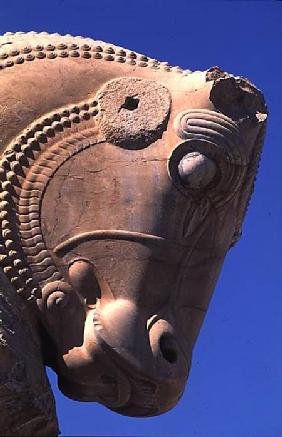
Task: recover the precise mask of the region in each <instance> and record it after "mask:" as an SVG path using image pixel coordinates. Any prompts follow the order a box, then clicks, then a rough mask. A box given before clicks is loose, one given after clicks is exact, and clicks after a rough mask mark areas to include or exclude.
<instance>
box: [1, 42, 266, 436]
mask: <svg viewBox="0 0 282 437" xmlns="http://www.w3.org/2000/svg"><path fill="white" fill-rule="evenodd" d="M0 42H1V43H2V47H3V48H4V50H3V51H2V52H1V53H0V69H1V71H0V77H1V87H0V107H2V108H3V107H5V108H6V110H5V113H3V114H0V116H1V120H2V123H1V124H0V144H1V152H2V159H1V161H0V216H1V226H0V243H1V244H0V259H1V267H2V270H1V286H2V287H1V292H0V310H1V312H2V313H1V314H2V315H1V322H0V369H1V371H0V395H1V399H2V401H1V412H2V414H1V417H0V430H1V432H2V433H3V434H8V435H22V434H24V435H55V434H57V433H58V425H57V419H56V415H55V408H54V400H53V397H52V394H51V392H50V389H49V386H48V382H47V380H46V376H45V373H44V372H45V371H44V365H48V366H51V367H52V368H53V369H54V370H55V372H56V373H57V374H58V384H59V388H60V389H61V391H62V392H63V393H64V394H66V395H67V396H69V397H71V398H73V399H76V400H80V401H97V402H100V403H103V404H104V405H106V406H107V407H108V408H110V409H112V410H114V411H116V412H118V413H121V414H125V415H133V416H150V415H157V414H161V413H164V412H166V411H167V410H169V409H170V408H172V407H173V406H174V405H175V404H176V403H177V402H178V400H179V399H180V397H181V395H182V393H183V390H184V387H185V383H186V380H187V377H188V374H189V369H190V365H191V356H192V349H193V345H194V343H195V341H196V338H197V335H198V332H199V329H200V326H201V323H202V321H203V318H204V315H205V312H206V310H207V308H208V304H209V301H210V298H211V295H212V292H213V289H214V286H215V283H216V280H217V277H218V274H219V271H220V268H221V266H222V263H223V261H224V257H225V255H226V252H227V251H228V249H229V248H230V246H231V245H232V244H234V243H235V242H236V241H237V239H238V238H239V236H240V233H241V225H242V221H243V217H244V215H245V212H246V209H247V205H248V202H249V198H250V195H251V192H252V190H253V186H254V180H255V175H256V171H257V166H258V161H259V156H260V151H261V146H262V141H263V136H264V129H265V120H266V107H265V103H264V99H263V96H262V94H261V93H260V91H258V90H257V89H256V88H255V87H254V86H253V85H252V84H251V83H250V82H248V81H247V80H246V79H242V78H235V77H233V76H231V75H229V74H227V73H224V72H222V71H221V70H220V69H219V68H217V67H215V68H213V69H211V70H209V71H208V72H195V73H191V72H187V71H185V72H184V71H183V70H181V69H180V68H179V67H171V66H169V65H168V64H167V63H162V62H158V61H156V60H153V59H150V58H148V57H146V56H144V55H140V54H137V53H135V52H132V51H129V50H125V49H122V48H120V47H115V46H111V45H108V44H106V43H102V42H99V43H98V42H96V41H93V40H91V39H84V38H81V37H71V36H69V35H66V36H59V35H57V34H54V35H48V34H46V33H40V34H36V33H28V34H23V33H16V34H6V35H4V36H3V37H1V38H0ZM5 47H7V48H8V49H9V50H8V49H7V51H6V49H5ZM19 72H20V74H18V73H19ZM19 114H20V116H19ZM7 375H9V376H8V379H7ZM2 404H3V405H2ZM11 405H12V407H11Z"/></svg>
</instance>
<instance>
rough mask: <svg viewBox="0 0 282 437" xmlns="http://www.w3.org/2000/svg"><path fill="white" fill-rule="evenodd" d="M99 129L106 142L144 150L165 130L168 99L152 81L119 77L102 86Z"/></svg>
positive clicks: (99, 101) (159, 85) (164, 88)
mask: <svg viewBox="0 0 282 437" xmlns="http://www.w3.org/2000/svg"><path fill="white" fill-rule="evenodd" d="M97 100H98V103H99V107H100V114H99V117H98V122H99V128H100V130H101V131H102V133H103V134H104V135H105V138H106V140H107V141H109V142H111V143H114V144H119V145H122V146H123V147H126V148H129V149H138V148H142V147H146V146H148V145H149V144H151V143H152V142H154V141H156V140H157V139H158V138H160V137H161V136H162V133H163V131H164V130H165V128H166V125H167V121H168V116H169V111H170V104H171V97H170V93H169V91H168V89H167V88H166V87H165V86H163V85H161V84H159V83H158V82H155V81H150V80H146V79H140V78H134V77H132V78H126V77H124V78H119V79H115V80H112V81H110V82H108V83H106V84H105V85H104V86H103V87H102V88H101V90H100V92H99V93H98V97H97Z"/></svg>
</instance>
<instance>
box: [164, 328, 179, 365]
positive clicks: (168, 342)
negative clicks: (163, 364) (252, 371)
mask: <svg viewBox="0 0 282 437" xmlns="http://www.w3.org/2000/svg"><path fill="white" fill-rule="evenodd" d="M160 351H161V353H162V356H163V357H164V359H165V360H166V361H168V362H169V363H171V364H173V363H175V362H176V361H177V350H176V345H175V340H174V338H173V336H172V335H171V334H170V333H165V334H163V335H162V336H161V338H160Z"/></svg>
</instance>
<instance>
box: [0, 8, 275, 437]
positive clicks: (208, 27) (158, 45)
mask: <svg viewBox="0 0 282 437" xmlns="http://www.w3.org/2000/svg"><path fill="white" fill-rule="evenodd" d="M0 18H1V19H0V33H4V32H5V31H16V30H22V31H28V30H35V31H42V30H45V31H48V32H59V33H62V34H64V33H71V34H73V35H85V36H90V37H92V38H94V39H101V40H104V41H108V42H112V43H114V44H117V45H121V46H124V47H127V48H131V49H134V50H136V51H138V52H141V53H145V54H148V55H150V56H152V57H154V58H157V59H160V60H167V61H169V62H170V63H171V64H174V65H180V66H182V67H184V68H189V69H191V70H205V69H207V68H209V67H211V66H214V65H219V66H221V67H222V68H223V69H224V70H226V71H229V72H231V73H234V74H236V75H242V76H246V77H248V78H250V79H251V80H252V81H253V82H254V83H255V84H256V85H257V86H258V87H259V88H261V89H262V90H263V92H264V93H265V96H266V100H267V102H268V106H269V110H270V118H269V126H268V132H267V137H266V142H265V148H264V153H263V157H262V162H261V168H260V171H259V176H258V180H257V185H256V190H255V194H254V196H253V199H252V203H251V207H250V209H249V212H248V216H247V219H246V221H245V226H244V234H243V238H242V240H241V241H240V242H239V244H238V245H237V246H236V247H235V248H234V249H232V251H231V252H230V253H229V255H228V256H227V258H226V262H225V265H224V269H223V272H222V274H221V278H220V281H219V283H218V285H217V288H216V291H215V294H214V298H213V300H212V302H211V305H210V309H209V312H208V315H207V318H206V321H205V323H204V325H203V328H202V331H201V333H200V337H199V339H198V343H197V346H196V348H195V351H194V362H193V367H192V371H191V375H190V380H189V384H188V387H187V389H186V392H185V395H184V397H183V399H182V400H181V402H180V403H179V405H178V406H177V407H176V408H175V409H174V410H173V411H171V412H169V413H167V414H165V415H163V416H160V417H156V418H151V419H133V418H126V417H122V416H118V415H117V414H115V413H112V412H110V411H108V410H106V408H104V407H102V406H100V405H96V404H83V403H77V402H74V401H71V400H68V399H67V398H65V397H63V396H62V395H61V394H60V393H59V392H58V390H57V388H56V380H55V377H54V375H51V381H52V385H53V388H54V392H55V396H56V399H57V409H58V415H59V419H60V427H61V432H62V434H63V435H96V436H97V435H99V436H101V435H103V436H117V435H122V436H155V437H156V436H162V437H281V436H282V340H281V336H282V314H281V313H282V311H281V309H282V286H281V284H282V257H281V250H282V249H281V248H282V237H281V225H282V195H281V194H282V190H281V187H282V171H281V169H282V154H281V152H280V150H281V145H282V144H281V125H282V122H281V120H282V114H281V108H280V106H281V97H282V92H281V91H282V90H281V88H282V87H281V82H282V3H281V2H271V1H269V2H254V1H251V2H242V1H241V2H233V1H231V2H198V3H197V4H196V3H190V2H189V1H188V0H173V1H172V0H139V1H137V0H135V1H134V0H131V1H130V0H127V1H125V0H112V1H109V0H99V1H98V0H76V1H73V0H57V1H56V0H48V1H47V0H45V1H40V0H36V1H35V0H34V1H29V0H22V1H21V0H18V1H16V0H6V1H4V0H2V1H1V8H0ZM0 86H1V82H0Z"/></svg>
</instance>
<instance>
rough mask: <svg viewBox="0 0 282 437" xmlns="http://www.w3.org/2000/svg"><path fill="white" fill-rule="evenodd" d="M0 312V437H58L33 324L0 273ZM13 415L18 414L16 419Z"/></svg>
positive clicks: (39, 346)
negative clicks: (23, 436)
mask: <svg viewBox="0 0 282 437" xmlns="http://www.w3.org/2000/svg"><path fill="white" fill-rule="evenodd" d="M0 308H1V317H0V398H1V403H0V404H1V414H0V429H1V434H2V435H11V430H17V431H15V433H16V434H18V435H20V434H21V432H23V433H24V434H28V435H36V433H37V432H38V429H40V432H42V433H43V434H44V435H58V433H59V429H58V423H57V419H56V411H55V401H54V397H53V394H52V391H51V389H50V385H49V382H48V380H47V377H46V373H45V369H44V366H43V362H42V358H41V355H42V350H41V341H40V338H39V334H38V332H37V329H36V326H37V322H36V320H35V317H34V315H32V313H31V312H30V310H29V309H28V308H27V306H26V305H25V302H24V300H23V299H22V298H21V296H19V295H18V293H17V292H16V290H15V288H14V287H13V286H12V285H11V283H10V281H8V279H7V278H6V276H5V275H4V274H3V272H2V269H0ZM27 388H28V389H27ZM15 393H16V395H15ZM11 402H12V404H13V408H11ZM15 411H20V415H19V417H18V415H15ZM22 429H23V431H21V430H22Z"/></svg>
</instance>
